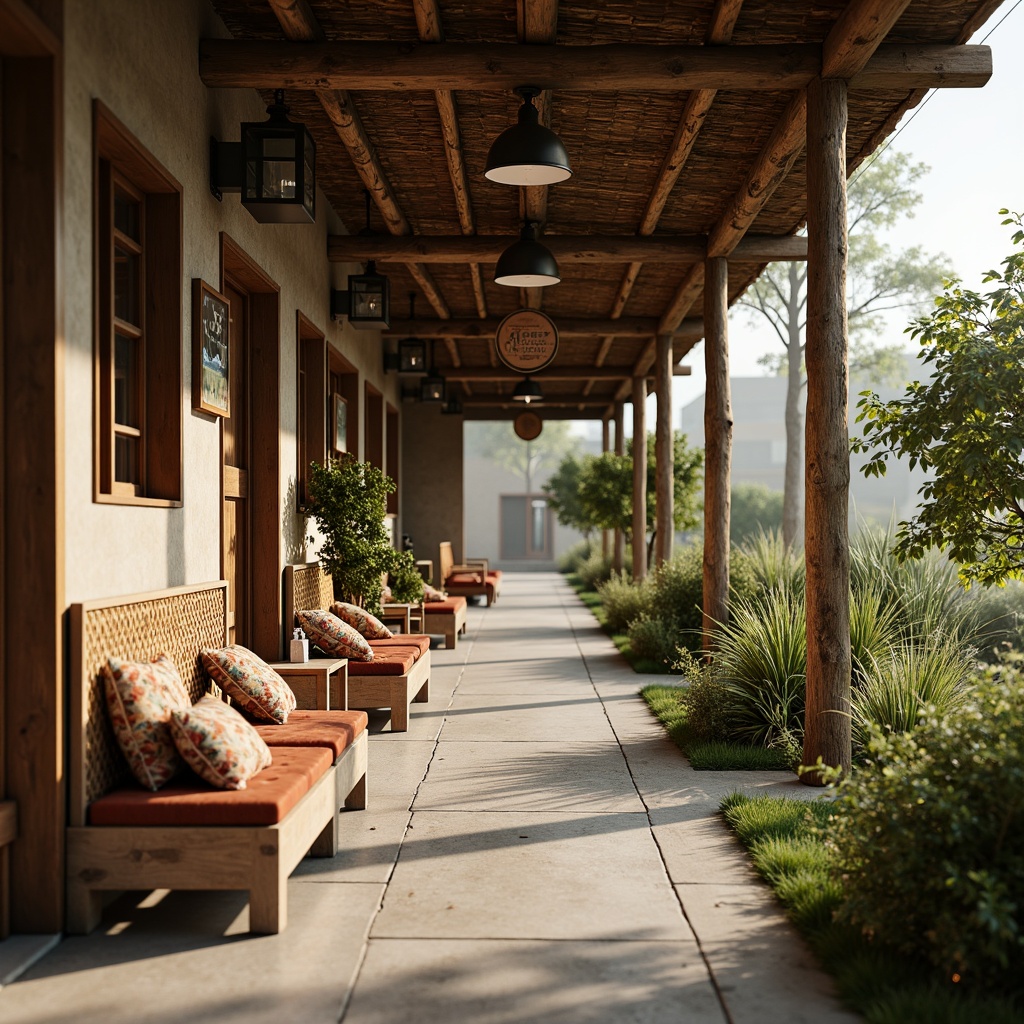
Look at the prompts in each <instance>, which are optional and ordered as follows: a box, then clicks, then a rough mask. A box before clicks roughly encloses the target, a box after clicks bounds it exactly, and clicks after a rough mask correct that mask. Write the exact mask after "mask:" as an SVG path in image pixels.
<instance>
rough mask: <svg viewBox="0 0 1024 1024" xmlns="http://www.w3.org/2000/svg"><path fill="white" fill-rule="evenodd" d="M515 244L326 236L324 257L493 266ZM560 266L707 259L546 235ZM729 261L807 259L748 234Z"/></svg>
mask: <svg viewBox="0 0 1024 1024" xmlns="http://www.w3.org/2000/svg"><path fill="white" fill-rule="evenodd" d="M512 241H513V239H511V238H509V237H508V236H503V235H473V236H467V235H396V236H392V237H387V236H384V235H379V236H374V235H330V236H329V237H328V239H327V258H328V259H329V260H331V261H333V262H335V263H351V262H353V261H360V260H376V261H377V262H378V263H408V262H411V261H416V262H417V263H470V264H473V263H494V262H496V261H497V259H498V257H499V256H500V255H501V253H502V252H503V251H504V250H505V249H507V248H508V246H509V245H511V244H512ZM544 244H545V245H546V246H547V247H548V249H550V250H551V253H552V255H553V256H554V257H555V259H557V260H558V262H559V263H627V262H629V263H632V262H634V261H636V262H643V263H695V262H699V261H703V260H704V259H705V258H706V257H707V255H708V238H707V237H706V236H705V235H646V236H641V235H545V236H544ZM733 258H734V259H735V260H736V261H738V262H745V263H770V262H773V261H784V260H798V261H799V260H806V259H807V239H806V238H805V237H803V236H801V235H747V236H746V237H744V238H743V239H742V240H740V241H738V242H737V244H736V246H735V248H734V250H733ZM613 316H614V311H613Z"/></svg>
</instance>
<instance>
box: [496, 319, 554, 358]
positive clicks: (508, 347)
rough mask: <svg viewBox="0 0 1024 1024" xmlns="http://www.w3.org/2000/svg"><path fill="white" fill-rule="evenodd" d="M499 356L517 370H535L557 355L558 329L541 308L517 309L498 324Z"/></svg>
mask: <svg viewBox="0 0 1024 1024" xmlns="http://www.w3.org/2000/svg"><path fill="white" fill-rule="evenodd" d="M494 347H495V348H496V349H497V352H498V358H499V359H500V360H501V361H502V362H503V363H504V364H505V365H506V366H507V367H508V368H509V369H510V370H515V371H516V373H536V372H537V371H538V370H543V369H544V367H545V366H548V365H549V364H550V363H551V361H552V360H553V359H554V358H555V353H556V352H557V351H558V328H557V327H556V326H555V325H554V322H553V321H552V319H551V318H550V317H548V316H545V315H544V314H543V313H541V312H540V310H538V309H517V310H516V311H515V312H514V313H509V315H508V316H507V317H505V319H504V320H502V321H501V323H500V324H498V330H497V331H496V332H495V335H494Z"/></svg>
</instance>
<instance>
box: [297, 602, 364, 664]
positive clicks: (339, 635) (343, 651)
mask: <svg viewBox="0 0 1024 1024" xmlns="http://www.w3.org/2000/svg"><path fill="white" fill-rule="evenodd" d="M295 621H296V622H298V624H299V625H300V626H301V627H302V630H303V632H304V633H305V634H306V636H308V637H309V639H310V640H312V641H313V643H315V644H316V645H317V647H319V648H320V650H321V651H323V652H324V653H325V654H330V655H331V656H333V657H335V658H348V659H349V660H350V661H373V650H372V649H371V648H370V645H369V644H368V643H367V642H366V640H365V638H364V637H361V636H360V635H359V634H358V633H357V632H356V631H355V630H354V629H353V628H352V627H351V626H350V625H349V624H348V623H347V622H342V621H341V619H339V618H338V616H337V615H334V614H332V613H331V612H325V611H324V610H323V609H322V608H309V609H307V610H305V611H301V612H296V613H295Z"/></svg>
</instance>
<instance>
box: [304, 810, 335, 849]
mask: <svg viewBox="0 0 1024 1024" xmlns="http://www.w3.org/2000/svg"><path fill="white" fill-rule="evenodd" d="M340 833H341V825H340V822H339V821H338V812H337V811H335V812H334V814H333V815H331V820H330V821H329V822H327V824H326V825H324V830H323V831H322V832H321V833H320V835H318V836H317V837H316V840H315V841H314V843H313V845H312V846H311V847H310V848H309V855H310V857H334V856H335V855H336V854H337V852H338V849H339V846H340V841H341V835H340Z"/></svg>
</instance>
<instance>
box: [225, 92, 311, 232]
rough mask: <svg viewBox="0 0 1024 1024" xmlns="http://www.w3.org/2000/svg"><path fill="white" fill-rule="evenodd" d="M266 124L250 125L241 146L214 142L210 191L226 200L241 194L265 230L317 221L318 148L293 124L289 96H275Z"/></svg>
mask: <svg viewBox="0 0 1024 1024" xmlns="http://www.w3.org/2000/svg"><path fill="white" fill-rule="evenodd" d="M267 114H268V115H269V117H268V118H267V120H266V121H244V122H243V123H242V126H241V132H242V141H241V142H218V141H217V140H216V139H213V138H211V139H210V191H211V192H212V193H213V195H214V196H215V197H216V198H217V199H218V200H220V199H221V198H222V197H223V193H225V192H240V193H241V194H242V205H243V206H244V207H245V208H246V209H247V210H248V211H249V213H250V214H252V216H253V218H255V219H256V220H258V221H259V222H260V223H261V224H309V223H312V222H313V221H315V220H316V143H315V142H314V141H313V136H312V135H310V134H309V132H308V131H306V126H305V125H303V124H299V123H297V122H295V121H290V120H289V119H288V108H287V107H286V106H285V104H284V90H283V89H278V90H277V92H276V93H274V102H273V103H272V104H271V105H270V106H269V107H267Z"/></svg>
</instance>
